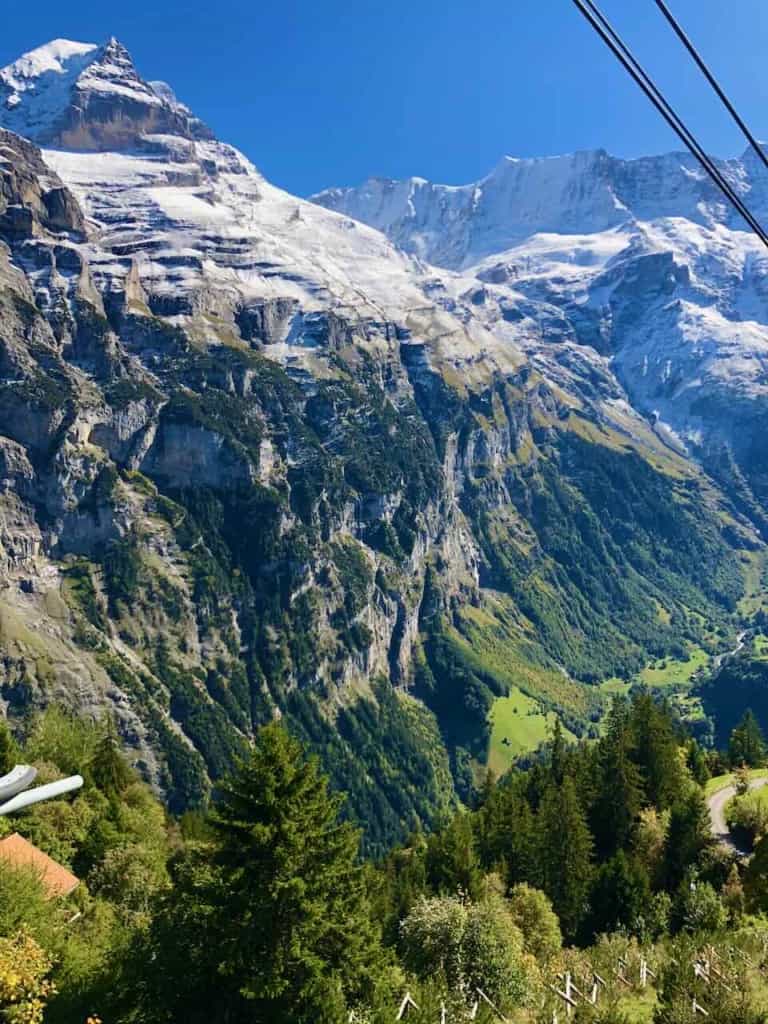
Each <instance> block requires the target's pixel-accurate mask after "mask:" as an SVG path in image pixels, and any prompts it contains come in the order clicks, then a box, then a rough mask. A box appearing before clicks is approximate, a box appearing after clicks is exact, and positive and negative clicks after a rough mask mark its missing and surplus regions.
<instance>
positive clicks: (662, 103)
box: [573, 0, 768, 248]
mask: <svg viewBox="0 0 768 1024" xmlns="http://www.w3.org/2000/svg"><path fill="white" fill-rule="evenodd" d="M573 2H574V4H575V5H576V7H577V8H578V10H579V11H580V12H581V14H582V15H583V16H584V17H585V18H586V20H587V21H588V22H589V24H590V25H591V26H592V28H594V30H595V31H596V32H597V34H598V35H599V36H600V38H601V39H602V40H603V42H604V43H605V44H606V45H607V46H608V48H609V49H610V50H611V52H612V53H613V54H614V56H615V57H616V58H617V60H618V61H619V62H620V63H621V65H622V66H623V67H624V69H625V70H626V71H627V72H629V74H630V76H631V77H632V78H633V79H634V81H635V82H636V83H637V85H639V86H640V88H641V89H642V91H643V92H644V93H645V95H646V96H647V97H648V99H649V100H650V101H651V103H653V105H654V106H655V107H656V109H657V110H658V111H659V113H660V114H661V116H662V117H663V118H664V120H665V121H666V122H667V124H668V125H669V126H670V128H672V130H673V131H674V132H675V134H676V135H677V136H678V138H680V140H681V141H682V142H683V144H684V145H685V146H686V148H687V149H689V150H690V151H691V153H692V154H693V155H694V157H695V158H696V159H697V160H698V162H699V163H700V164H701V166H702V167H703V168H704V170H705V171H706V173H707V175H708V176H709V177H710V178H711V179H712V181H713V182H714V184H715V185H716V186H717V188H718V189H719V190H720V191H721V192H722V193H723V195H724V196H725V197H726V199H727V200H728V201H729V202H730V203H731V205H732V206H733V207H734V209H736V210H737V212H738V213H739V214H740V215H741V216H742V217H743V218H744V220H745V221H746V222H747V224H748V225H749V226H750V227H751V228H752V230H753V231H754V233H755V234H756V235H757V237H758V238H759V239H760V241H761V242H762V243H763V245H765V246H766V248H768V234H766V232H765V230H764V229H763V227H762V226H761V224H760V223H759V221H758V220H757V219H756V218H755V217H754V216H753V214H752V213H751V212H750V211H749V209H748V208H747V207H746V205H745V204H744V203H743V202H742V200H741V198H740V197H739V196H738V195H737V193H736V192H735V191H734V190H733V188H732V187H731V185H730V184H729V183H728V181H727V180H726V179H725V178H724V177H723V176H722V174H721V173H720V171H719V170H718V169H717V167H716V166H715V165H714V164H713V163H712V161H711V159H710V158H709V156H708V155H707V154H706V153H705V151H704V150H703V149H702V147H701V146H700V144H699V143H698V141H697V140H696V138H695V136H694V135H693V134H692V133H691V132H690V131H689V129H688V128H687V127H686V125H685V123H684V122H683V121H682V120H681V119H680V117H679V116H678V115H677V114H676V113H675V111H674V110H673V108H672V107H671V106H670V105H669V103H668V102H667V100H666V99H665V98H664V96H663V95H662V93H661V92H660V91H659V89H658V88H657V86H656V85H655V83H654V82H653V80H652V79H651V78H650V76H649V75H648V74H647V72H646V71H645V70H644V68H643V67H642V65H640V64H639V62H638V61H637V60H636V58H635V57H634V55H633V54H632V52H631V50H630V49H629V47H628V46H627V45H626V44H625V43H624V41H623V40H622V39H621V37H620V36H619V35H618V33H617V32H616V30H615V29H614V28H613V26H612V25H611V23H610V22H609V21H608V19H607V18H606V17H605V15H603V13H602V12H601V11H600V9H599V8H598V7H597V6H596V5H595V4H594V3H593V2H592V0H573Z"/></svg>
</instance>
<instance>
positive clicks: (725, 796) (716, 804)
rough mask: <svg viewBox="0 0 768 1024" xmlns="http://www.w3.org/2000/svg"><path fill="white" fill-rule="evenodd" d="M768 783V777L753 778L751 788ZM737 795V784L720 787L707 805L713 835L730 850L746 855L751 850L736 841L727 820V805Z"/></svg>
mask: <svg viewBox="0 0 768 1024" xmlns="http://www.w3.org/2000/svg"><path fill="white" fill-rule="evenodd" d="M766 783H768V779H752V781H751V782H750V784H749V788H750V789H760V788H761V787H762V786H764V785H765V784H766ZM734 796H736V787H735V786H726V787H725V789H719V790H718V791H717V792H716V793H714V794H713V795H712V796H711V797H710V798H709V799H708V800H707V807H709V820H710V823H711V826H712V835H713V836H714V837H715V839H717V840H718V842H720V843H722V845H723V846H727V847H728V848H729V849H730V850H733V851H734V852H735V853H738V854H740V855H741V856H743V857H745V856H747V854H748V853H749V850H745V849H743V847H741V846H739V844H738V843H737V842H736V841H735V839H734V838H733V836H732V835H731V833H730V830H729V828H728V825H727V823H726V820H725V805H726V804H727V803H728V801H729V800H730V799H731V797H734Z"/></svg>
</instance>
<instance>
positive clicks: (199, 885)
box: [143, 724, 387, 1024]
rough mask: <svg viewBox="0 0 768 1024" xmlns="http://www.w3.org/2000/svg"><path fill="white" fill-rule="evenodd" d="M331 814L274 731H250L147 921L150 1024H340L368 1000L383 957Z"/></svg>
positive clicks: (313, 766)
mask: <svg viewBox="0 0 768 1024" xmlns="http://www.w3.org/2000/svg"><path fill="white" fill-rule="evenodd" d="M340 805H341V799H340V798H339V797H337V796H335V795H332V794H331V793H329V791H328V784H327V779H326V777H325V776H324V775H323V774H322V773H321V771H320V768H319V766H318V763H317V761H316V760H315V759H309V760H308V759H307V758H306V757H305V756H304V754H303V751H302V748H301V746H300V744H299V743H297V742H296V741H295V740H294V739H293V738H292V737H290V736H289V734H288V733H287V732H286V731H285V729H284V728H282V727H281V726H280V725H279V724H272V725H269V726H266V727H265V728H264V729H262V730H261V732H260V733H259V735H258V738H257V741H256V744H255V746H254V748H253V750H252V752H251V755H250V757H249V758H248V759H247V760H246V761H244V762H243V763H242V764H241V765H240V767H239V769H238V770H237V771H236V772H235V774H234V775H233V776H232V777H231V778H230V779H229V780H228V781H227V782H225V783H224V784H223V785H222V787H221V793H220V801H219V803H218V804H217V807H216V810H215V812H214V814H213V816H212V826H213V831H214V840H213V846H212V849H208V850H207V851H203V855H202V856H201V857H199V858H198V859H195V858H194V857H192V858H190V859H189V860H188V862H187V863H184V864H182V865H181V866H180V868H178V869H177V871H176V887H175V891H174V892H173V894H172V895H171V896H170V897H169V900H168V905H167V907H166V908H164V910H163V912H162V913H161V914H159V915H158V916H157V918H156V928H155V934H154V936H153V941H152V942H151V944H150V948H151V957H150V963H149V964H148V970H147V973H148V974H150V975H151V977H152V978H154V983H153V984H152V985H151V986H146V983H145V993H144V996H143V1003H144V1005H145V1007H146V1008H147V1014H145V1016H146V1019H147V1020H150V1019H151V1020H153V1021H176V1020H185V1021H186V1022H187V1024H203V1022H205V1024H208V1022H210V1021H221V1022H226V1024H273V1022H276V1021H291V1022H292V1024H339V1022H340V1021H342V1020H346V1019H347V1017H348V1014H349V1010H350V1008H351V1007H353V1006H354V1005H356V1004H357V1003H358V1002H361V1003H370V1002H374V1001H375V999H376V998H377V993H378V992H379V990H380V984H381V983H382V979H383V978H385V976H386V975H387V969H386V964H387V961H386V959H385V955H384V953H383V952H382V947H381V943H380V932H379V925H378V923H377V922H376V920H375V915H374V913H373V911H372V908H371V905H370V901H369V898H368V894H367V890H366V874H365V870H364V868H363V867H362V866H361V865H360V863H359V862H358V857H357V852H358V844H359V833H358V831H357V830H356V829H355V828H353V826H352V825H350V824H348V823H345V822H342V821H340V819H339V811H340ZM185 963H186V964H187V967H186V969H185V968H184V964H185ZM167 977H170V978H173V979H174V984H173V985H172V986H169V985H168V984H167V982H163V979H164V978H167ZM150 1011H151V1014H150Z"/></svg>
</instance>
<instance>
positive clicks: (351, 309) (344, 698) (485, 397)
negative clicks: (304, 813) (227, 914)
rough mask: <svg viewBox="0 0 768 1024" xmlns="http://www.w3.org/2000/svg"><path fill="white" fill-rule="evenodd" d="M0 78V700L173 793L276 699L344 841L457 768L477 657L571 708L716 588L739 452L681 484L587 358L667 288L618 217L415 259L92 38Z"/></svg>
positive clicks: (414, 813) (580, 725) (558, 706)
mask: <svg viewBox="0 0 768 1024" xmlns="http://www.w3.org/2000/svg"><path fill="white" fill-rule="evenodd" d="M0 83H3V84H2V88H4V89H5V90H6V99H5V101H4V102H5V108H4V109H3V112H2V113H1V114H0V121H2V122H3V123H5V124H6V125H7V126H8V128H9V129H11V130H2V131H0V468H1V469H2V472H1V473H0V545H1V548H0V577H1V579H2V589H1V590H0V652H1V653H2V662H1V663H0V696H2V700H3V703H4V707H5V710H6V713H7V714H9V715H10V716H12V717H14V718H20V717H22V716H23V715H24V714H26V713H27V712H28V711H29V709H30V708H33V707H35V706H36V705H38V704H40V703H43V702H45V701H49V700H57V701H62V702H66V703H68V704H69V705H70V706H72V707H75V708H79V709H80V710H83V709H85V710H86V711H88V712H89V713H93V714H103V713H105V711H111V713H113V714H114V715H115V716H116V719H117V721H118V724H119V727H120V730H121V733H122V735H123V737H124V740H125V743H126V747H127V749H128V750H129V751H130V752H131V756H132V758H133V760H134V761H135V762H136V763H137V764H139V766H140V767H141V768H142V770H143V771H144V772H145V773H146V775H147V777H148V778H150V779H151V780H152V781H153V783H154V784H155V785H156V786H157V787H158V788H160V789H161V790H162V791H163V792H164V793H165V795H166V797H167V799H168V801H169V803H170V805H171V807H172V808H173V809H174V810H179V809H182V808H184V807H188V806H194V805H196V804H198V803H199V802H201V801H203V800H204V799H205V798H206V796H207V793H208V790H209V787H210V783H211V780H214V779H215V778H217V777H218V776H219V775H221V774H222V773H223V772H225V771H226V770H227V768H228V766H229V765H230V764H231V762H232V759H233V757H234V756H235V755H236V754H237V753H238V751H239V750H240V749H242V746H243V744H244V743H246V742H247V740H248V737H249V736H250V735H251V734H252V733H253V730H254V729H255V728H257V727H258V725H259V724H260V723H262V722H264V721H266V720H268V719H269V718H271V717H273V716H275V715H282V716H284V717H285V718H286V719H287V720H288V721H289V722H290V723H291V725H292V727H293V728H294V729H295V730H296V731H297V732H299V733H300V734H301V735H302V736H303V738H304V739H305V740H306V741H307V742H308V743H309V744H310V745H312V746H314V748H315V749H317V750H318V751H319V752H321V754H322V756H323V757H324V759H325V763H326V765H327V767H328V768H329V770H330V771H331V772H332V774H333V775H334V777H335V778H336V779H337V780H339V781H340V782H341V781H343V783H344V785H345V788H349V789H351V791H352V796H351V807H352V811H353V813H355V814H356V815H357V816H358V817H359V818H360V819H361V820H363V821H364V822H365V823H366V824H367V826H368V836H369V842H370V844H371V848H373V849H376V848H378V849H380V848H381V847H382V846H383V845H385V844H386V843H388V842H391V841H393V840H394V839H397V838H399V837H400V836H401V835H402V834H403V832H404V831H407V830H408V829H409V828H411V827H413V826H414V824H416V823H417V822H418V821H420V820H421V821H424V820H429V819H431V818H433V817H434V816H435V815H437V814H439V813H440V812H441V810H443V809H444V808H445V806H446V805H447V804H448V803H450V802H451V801H452V800H454V799H455V798H456V794H457V793H458V794H459V795H462V796H466V795H468V793H469V792H471V789H472V787H473V785H474V782H475V779H476V776H477V773H478V771H479V770H480V767H481V765H482V764H483V762H484V760H485V757H486V753H487V742H488V724H487V719H488V712H489V708H490V707H491V705H492V703H493V701H494V699H495V698H496V697H498V696H500V695H502V694H504V693H506V692H507V691H508V690H509V688H510V687H512V686H518V687H521V688H522V689H523V690H524V691H525V692H526V693H528V694H529V695H530V696H531V697H532V698H534V699H535V700H536V701H537V702H538V705H539V708H540V710H541V712H542V713H545V712H550V711H552V710H554V711H557V712H558V713H560V715H561V716H562V717H563V719H564V721H565V722H566V724H567V726H568V727H569V728H570V729H571V731H573V732H576V733H582V734H583V733H585V732H588V731H589V730H590V729H591V728H594V726H593V722H594V720H595V719H596V718H597V717H598V716H599V713H600V704H601V701H600V698H599V695H598V694H597V691H596V690H595V689H594V688H592V687H590V685H589V683H591V682H594V681H596V680H599V679H601V678H604V677H607V676H611V675H614V674H628V673H631V672H632V671H633V670H635V669H637V668H639V667H640V666H641V665H642V664H643V662H644V660H645V658H646V657H647V656H648V654H649V653H653V654H663V653H665V652H666V651H668V650H670V649H673V648H674V647H675V646H679V645H680V644H681V643H683V642H685V641H686V640H689V639H690V640H692V639H696V638H697V637H698V636H699V633H700V631H701V629H702V628H703V625H702V624H703V623H706V624H708V625H710V626H713V625H716V624H717V623H718V622H722V621H724V619H725V617H726V616H727V615H728V614H729V612H730V610H731V609H733V607H734V605H735V602H736V601H737V600H738V598H739V596H740V594H741V591H742V589H743V581H742V572H741V568H740V562H739V557H740V555H739V553H740V552H741V553H742V555H741V557H745V556H744V555H743V553H744V552H753V553H754V552H756V551H759V550H760V549H761V546H762V541H761V540H760V536H759V532H758V531H759V528H760V526H761V520H760V517H759V515H758V512H757V511H756V510H757V508H758V504H757V499H756V498H755V495H756V493H757V489H756V484H754V482H753V481H754V479H755V478H754V477H748V476H746V475H744V474H742V476H741V480H742V483H743V493H742V492H737V491H736V490H735V489H733V488H732V489H731V490H730V491H729V492H728V493H725V492H724V491H723V490H721V489H718V486H717V483H716V482H715V480H714V479H713V477H712V476H708V475H707V473H706V472H705V471H704V470H703V469H702V467H701V465H700V464H699V463H698V462H696V461H694V460H693V459H692V458H691V457H690V452H689V447H690V446H689V444H688V442H687V441H682V440H680V439H679V438H677V437H675V436H673V435H672V433H671V432H670V431H669V430H667V432H665V429H664V428H663V423H662V419H663V417H662V416H661V413H660V414H659V416H658V417H657V418H652V417H649V416H648V415H646V414H645V411H644V410H643V411H641V412H637V411H636V409H635V407H634V406H633V404H632V401H633V399H634V398H635V396H634V395H633V394H632V393H631V392H630V390H629V388H628V387H625V386H624V384H623V383H622V381H623V379H624V377H623V375H622V374H621V373H620V372H618V369H617V368H618V367H619V363H620V360H619V355H620V353H619V354H617V346H616V345H615V343H614V341H613V334H612V332H613V331H615V330H618V327H617V324H618V322H619V321H620V320H621V317H625V318H630V319H631V317H630V313H631V311H632V309H633V308H634V307H636V306H637V305H638V304H645V306H647V308H648V309H653V310H654V311H655V310H656V309H657V308H658V309H659V310H660V311H661V312H660V314H659V315H662V314H663V315H669V316H671V317H674V318H676V319H675V323H679V322H680V314H679V313H675V312H672V313H668V312H665V311H666V310H667V308H668V306H669V302H670V300H669V298H668V297H669V295H670V294H674V293H676V291H677V290H678V289H688V290H689V292H690V293H691V294H693V292H692V289H695V288H696V287H702V286H700V285H698V284H697V283H696V280H695V277H694V273H693V272H692V271H691V270H690V269H687V268H686V267H685V266H682V265H680V263H679V262H678V261H677V260H676V258H675V257H674V256H672V257H669V256H668V255H665V254H663V253H662V254H657V253H655V251H654V252H653V253H644V252H640V251H639V250H638V243H637V242H636V241H632V239H628V237H627V236H625V235H624V234H622V229H620V228H619V229H615V231H614V233H613V234H610V233H609V235H610V238H609V241H605V239H604V238H603V239H602V241H601V246H600V247H598V248H597V250H596V251H594V252H593V251H592V250H591V249H589V246H588V243H587V242H575V241H573V240H571V241H561V240H557V241H551V242H550V243H547V244H549V248H548V249H546V255H542V253H543V252H544V250H543V249H542V248H541V246H543V245H544V244H545V243H544V242H542V241H541V239H540V238H539V239H538V240H536V241H534V242H533V243H531V245H532V246H534V248H533V249H532V250H531V253H532V255H531V256H530V260H531V261H532V262H535V261H536V260H541V261H545V262H546V265H547V267H551V266H552V265H553V264H554V263H558V265H562V266H563V267H567V272H566V271H565V270H564V271H563V273H562V274H561V275H560V276H558V277H557V278H556V279H555V278H553V276H552V275H551V274H550V273H547V274H541V273H538V272H534V271H533V270H531V272H530V273H527V272H526V275H525V276H524V277H521V275H519V274H518V272H517V270H516V269H515V267H516V266H517V265H518V263H519V260H520V259H521V258H522V257H521V256H520V255H519V254H518V255H516V256H514V257H512V256H508V255H505V256H504V257H503V258H501V257H495V256H494V257H492V258H489V259H488V260H487V261H485V262H484V263H483V264H482V265H479V266H478V267H477V269H476V271H473V272H472V273H471V274H470V273H466V272H461V273H454V272H453V271H450V270H445V269H438V268H435V267H432V266H429V265H428V264H426V263H424V262H423V261H421V260H419V259H416V258H414V257H412V256H410V255H408V254H407V253H404V252H402V251H400V250H399V249H397V248H396V247H395V246H394V245H393V244H392V243H391V242H390V241H388V240H387V239H386V238H385V237H384V236H383V235H382V234H381V233H380V232H379V231H377V230H375V229H373V228H371V227H367V226H365V225H363V224H361V223H359V222H357V221H355V220H352V219H350V216H349V215H347V214H346V213H344V214H338V213H335V212H330V211H327V210H324V209H322V208H321V207H320V206H318V205H316V204H312V203H306V202H303V201H301V200H298V199H296V198H294V197H292V196H289V195H287V194H285V193H283V192H281V191H280V190H278V189H276V188H274V187H273V186H272V185H270V184H269V183H268V182H266V181H265V180H264V179H263V178H262V177H261V175H259V173H258V172H257V171H256V170H255V168H254V167H253V166H252V165H251V164H250V163H249V162H248V161H247V160H246V159H245V158H244V157H243V156H242V155H241V154H239V153H238V152H237V151H236V150H234V149H232V148H231V147H229V146H227V145H224V144H222V143H219V142H217V141H215V140H213V139H211V138H210V137H209V133H208V132H207V131H206V130H205V129H203V128H202V126H201V125H200V124H199V122H197V121H196V120H195V119H194V117H193V115H191V114H190V112H189V111H187V110H186V108H183V107H182V106H181V105H180V104H178V101H176V100H175V98H173V96H172V94H170V92H169V91H168V90H167V89H166V88H164V87H160V86H158V85H157V84H154V85H152V86H150V85H148V84H147V83H145V82H143V81H142V80H141V79H140V77H139V76H138V74H137V73H136V71H135V69H134V68H133V64H132V62H131V61H130V58H129V57H128V55H127V54H126V53H125V51H124V50H123V48H122V47H120V45H119V44H117V43H116V42H115V41H111V42H110V43H108V44H107V45H106V46H105V47H101V48H99V47H90V46H86V45H85V44H73V43H62V42H61V41H59V42H57V43H54V44H50V45H49V46H48V47H44V48H42V50H41V51H35V52H34V53H33V54H29V55H27V56H26V57H24V58H22V59H21V60H20V61H19V62H17V63H16V64H14V65H12V66H11V67H10V68H8V69H6V70H5V71H4V72H1V73H0ZM75 94H76V102H74V101H73V99H72V97H73V96H75ZM155 101H157V102H155ZM73 102H74V106H73ZM21 135H26V136H27V138H22V137H21ZM29 139H36V140H38V141H39V142H42V143H48V142H55V144H56V147H57V148H56V149H46V148H43V149H42V150H40V149H38V148H37V146H36V145H34V144H33V143H31V142H30V141H29ZM94 149H98V150H100V151H99V152H94V151H93V150H94ZM604 191H605V190H604V188H603V186H602V185H600V186H599V187H597V186H596V194H597V193H598V192H599V193H600V197H601V198H599V199H595V200H594V202H596V203H597V205H598V206H599V207H600V208H601V209H605V210H607V209H608V207H609V206H610V203H608V204H607V205H606V201H605V199H604ZM589 203H590V204H593V200H592V199H590V200H589ZM590 208H592V206H590ZM526 216H528V215H526ZM574 216H576V214H575V213H574ZM579 216H581V214H579ZM608 216H609V215H608V213H606V217H608ZM519 219H520V223H523V222H526V221H525V217H523V215H522V214H521V215H520V218H519ZM529 219H531V222H533V220H535V216H534V214H533V213H532V214H530V216H529ZM609 219H610V218H609ZM526 223H527V222H526ZM601 224H602V222H601ZM703 230H704V229H703V228H702V231H703ZM707 230H714V229H707ZM601 238H602V236H601ZM536 246H538V248H536ZM625 250H626V251H625ZM636 250H638V251H636ZM515 261H518V262H517V263H516V262H515ZM536 266H537V267H538V266H539V264H538V263H536ZM529 269H530V267H529ZM633 282H634V284H633ZM587 292H589V294H591V295H593V296H594V297H595V298H594V304H592V303H591V302H590V301H588V302H584V301H580V299H581V298H583V296H584V295H585V293H587ZM598 296H599V297H600V299H599V302H598ZM611 296H620V297H621V299H620V301H619V300H618V299H616V300H611V299H610V297H611ZM611 301H615V303H616V304H615V307H613V306H611ZM633 304H634V306H633ZM644 308H645V307H644ZM675 308H676V307H675ZM684 343H685V344H687V340H686V341H681V344H684ZM657 344H658V342H657V339H655V338H653V337H649V338H648V341H647V345H648V346H653V345H657ZM628 358H629V357H628ZM632 358H635V359H636V358H637V354H635V356H633V357H632ZM656 358H657V355H656V352H655V349H650V350H649V352H648V361H649V367H650V366H655V365H656V364H655V362H654V360H655V359H656ZM658 358H661V357H660V356H658ZM652 372H653V373H655V372H656V371H655V370H653V371H652ZM628 378H629V373H627V379H628ZM667 392H668V393H667ZM667 392H665V394H666V395H667V398H666V400H667V402H668V405H669V407H670V408H671V407H672V406H675V408H677V405H675V401H674V397H675V396H674V393H673V389H672V388H671V387H670V388H668V389H667ZM684 401H687V399H685V400H684ZM750 401H751V398H750V396H749V395H748V394H746V393H745V395H744V402H745V406H747V405H748V406H749V409H750V410H753V409H754V405H749V402H750ZM638 404H639V405H642V403H641V402H638ZM659 409H660V410H661V411H662V412H663V411H665V410H666V409H667V405H664V406H662V405H659ZM663 422H664V423H666V422H667V420H664V421H663ZM700 447H701V449H702V450H704V448H705V447H706V440H705V439H704V437H703V436H702V440H701V444H700ZM728 451H729V452H732V453H733V463H732V464H728V465H727V466H725V468H724V469H723V473H724V474H725V475H727V474H728V473H731V474H734V473H737V472H740V470H739V468H738V467H739V466H740V465H741V464H742V463H741V462H739V459H740V458H742V456H741V455H739V454H738V453H736V449H735V448H729V449H728ZM734 467H735V468H734Z"/></svg>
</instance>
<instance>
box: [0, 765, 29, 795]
mask: <svg viewBox="0 0 768 1024" xmlns="http://www.w3.org/2000/svg"><path fill="white" fill-rule="evenodd" d="M36 778H37V768H30V766H29V765H28V764H17V765H16V767H15V768H14V769H13V771H11V772H8V774H7V775H3V777H2V778H0V803H5V801H6V800H10V799H11V797H12V796H16V794H17V793H20V792H21V791H22V790H23V789H29V787H30V786H31V785H32V783H33V782H34V781H35V779H36Z"/></svg>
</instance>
